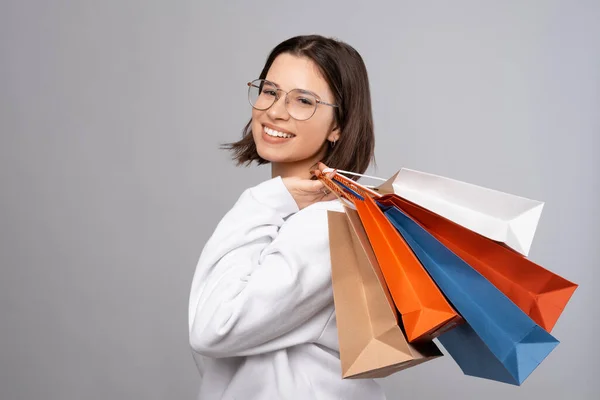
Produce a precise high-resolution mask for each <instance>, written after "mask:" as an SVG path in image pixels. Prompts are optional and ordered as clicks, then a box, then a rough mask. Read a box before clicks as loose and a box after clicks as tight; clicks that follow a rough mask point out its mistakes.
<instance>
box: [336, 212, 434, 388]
mask: <svg viewBox="0 0 600 400" xmlns="http://www.w3.org/2000/svg"><path fill="white" fill-rule="evenodd" d="M345 211H346V212H345V213H340V212H333V211H330V212H329V213H328V217H329V240H330V249H331V273H332V281H333V296H334V302H335V310H336V319H337V327H338V339H339V344H340V359H341V363H342V377H343V378H383V377H385V376H388V375H390V374H392V373H394V372H397V371H400V370H402V369H405V368H409V367H412V366H415V365H418V364H421V363H423V362H425V361H429V360H432V359H434V358H437V357H440V356H442V353H441V352H440V350H439V349H438V348H437V346H436V345H435V344H434V343H433V342H425V343H419V344H410V343H408V342H407V340H406V336H405V334H404V332H403V331H402V328H401V327H400V326H399V319H398V315H397V313H396V309H395V307H394V304H393V302H392V298H391V296H390V294H389V291H388V289H387V287H386V285H385V281H384V279H383V276H382V274H381V271H380V270H379V265H378V264H377V259H376V258H375V255H374V253H373V250H372V248H371V246H370V244H369V240H368V238H367V235H366V233H365V230H364V229H363V227H362V225H361V222H360V219H359V217H358V214H357V212H356V211H355V210H353V209H350V208H348V207H345Z"/></svg>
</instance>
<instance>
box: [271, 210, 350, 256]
mask: <svg viewBox="0 0 600 400" xmlns="http://www.w3.org/2000/svg"><path fill="white" fill-rule="evenodd" d="M329 211H335V212H344V208H343V207H342V204H341V203H340V201H339V200H332V201H323V202H317V203H314V204H311V205H310V206H308V207H306V208H303V209H302V210H300V211H298V212H296V213H294V214H292V215H290V216H289V218H287V219H286V221H285V223H284V224H283V226H281V228H280V232H279V233H280V235H282V236H283V237H294V240H295V241H296V243H297V244H298V247H299V248H301V247H305V246H306V245H308V246H309V247H312V246H318V247H320V246H329V227H328V218H327V215H328V212H329Z"/></svg>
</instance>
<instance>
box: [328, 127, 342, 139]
mask: <svg viewBox="0 0 600 400" xmlns="http://www.w3.org/2000/svg"><path fill="white" fill-rule="evenodd" d="M340 134H341V132H340V128H338V127H337V126H336V127H334V128H333V129H332V130H331V132H329V135H327V140H328V141H329V142H337V141H338V140H339V138H340Z"/></svg>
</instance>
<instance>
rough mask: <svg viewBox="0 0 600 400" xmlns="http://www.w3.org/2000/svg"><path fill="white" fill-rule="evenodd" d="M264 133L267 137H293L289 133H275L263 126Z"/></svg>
mask: <svg viewBox="0 0 600 400" xmlns="http://www.w3.org/2000/svg"><path fill="white" fill-rule="evenodd" d="M265 133H266V134H267V135H269V136H273V137H279V138H286V139H289V138H293V137H294V135H290V134H289V133H283V132H279V131H276V130H275V129H271V128H267V127H266V126H265Z"/></svg>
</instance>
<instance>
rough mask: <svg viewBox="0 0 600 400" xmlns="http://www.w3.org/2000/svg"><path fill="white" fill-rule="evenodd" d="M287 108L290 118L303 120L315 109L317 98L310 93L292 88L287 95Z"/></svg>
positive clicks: (310, 115) (311, 114)
mask: <svg viewBox="0 0 600 400" xmlns="http://www.w3.org/2000/svg"><path fill="white" fill-rule="evenodd" d="M286 106H287V110H288V112H289V113H290V116H292V118H294V119H297V120H300V121H303V120H306V119H309V118H310V117H312V116H313V114H314V113H315V110H316V109H317V99H316V98H315V96H313V95H312V94H310V93H307V92H305V91H303V90H300V89H294V90H292V91H291V92H289V93H288V95H287V104H286Z"/></svg>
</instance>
